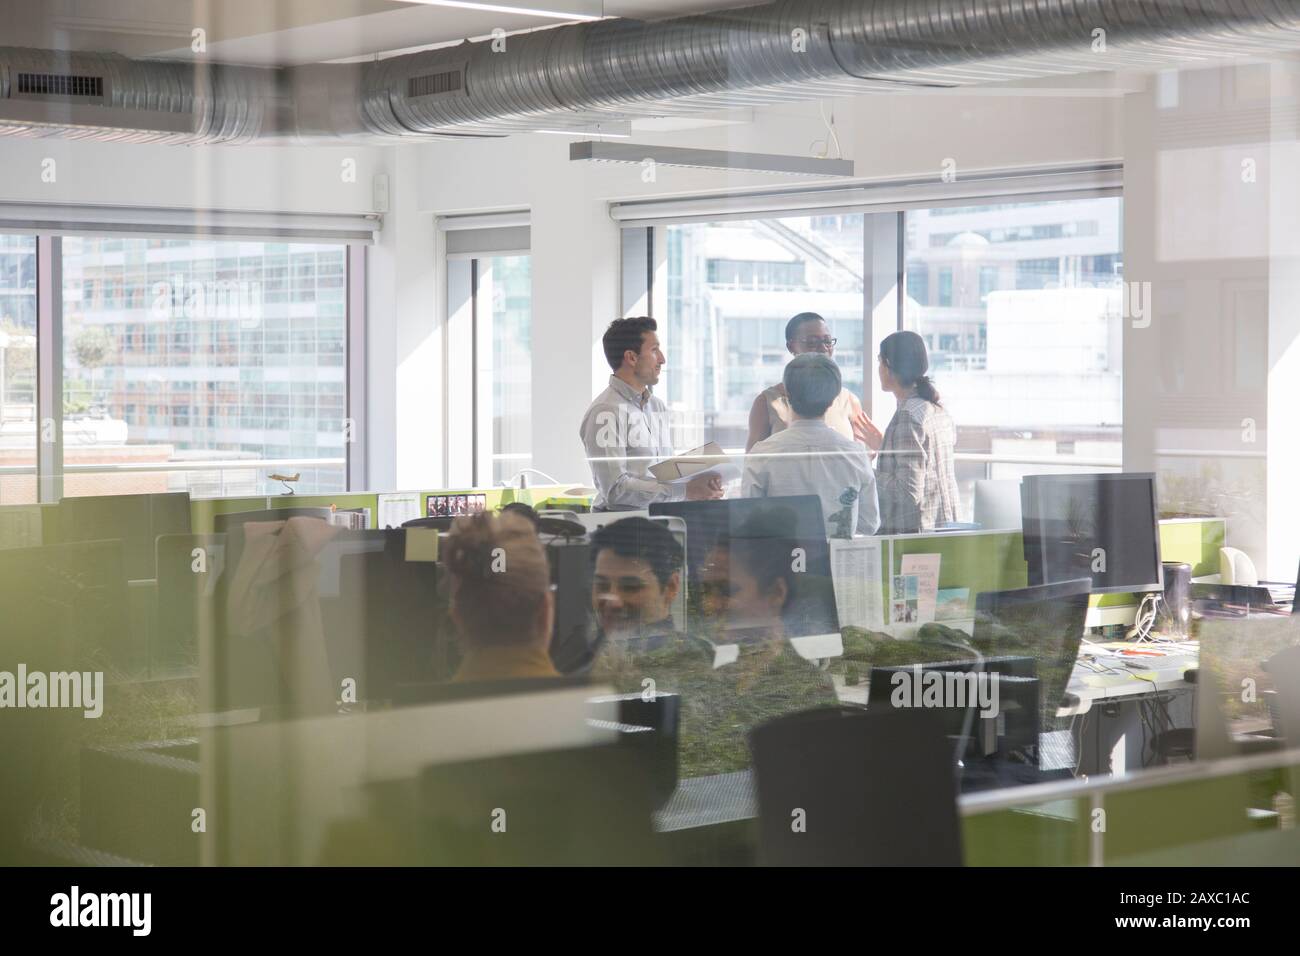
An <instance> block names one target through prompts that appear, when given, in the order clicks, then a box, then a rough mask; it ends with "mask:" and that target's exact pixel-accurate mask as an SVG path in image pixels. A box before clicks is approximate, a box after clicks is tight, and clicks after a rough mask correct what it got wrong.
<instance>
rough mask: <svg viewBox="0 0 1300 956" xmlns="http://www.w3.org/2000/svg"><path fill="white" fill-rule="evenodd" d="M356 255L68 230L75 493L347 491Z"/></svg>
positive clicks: (67, 341)
mask: <svg viewBox="0 0 1300 956" xmlns="http://www.w3.org/2000/svg"><path fill="white" fill-rule="evenodd" d="M346 252H347V250H346V248H345V247H344V246H337V245H307V244H303V245H297V244H293V245H291V244H286V243H266V242H215V241H210V240H191V239H180V240H173V239H111V238H91V237H78V236H69V237H66V238H65V239H64V240H63V403H64V404H63V415H64V426H63V428H64V465H65V468H67V469H68V472H67V474H66V475H65V478H64V494H66V495H96V494H127V493H141V492H145V493H150V492H163V491H188V492H190V494H191V495H194V496H212V495H250V494H267V493H278V492H279V491H280V490H281V489H280V488H279V485H278V483H275V482H270V481H269V480H268V478H267V472H268V471H281V472H288V473H290V474H292V473H300V474H301V478H300V479H299V481H298V483H297V489H298V490H299V491H310V492H329V491H341V490H343V489H344V488H345V487H346V469H345V466H344V464H343V459H344V457H345V449H344V442H345V423H344V416H345V415H346V414H347V413H346V408H345V402H346V396H347V367H346V342H347V318H346V316H347V311H346V310H347V301H346V294H347V289H346V285H347V283H346ZM263 459H272V460H277V461H282V462H285V464H283V465H282V466H277V467H273V468H269V469H268V468H263V467H258V466H257V464H256V462H258V461H259V460H263ZM242 460H247V461H248V462H249V463H250V466H249V467H247V468H244V467H231V466H228V465H223V466H205V464H204V463H205V462H215V461H225V462H228V461H242ZM163 463H168V464H172V465H181V464H188V465H192V466H193V467H192V468H184V469H181V468H177V469H176V470H171V469H164V470H149V471H132V470H130V466H135V465H150V466H157V465H159V464H163ZM96 465H100V466H103V470H102V471H100V470H95V469H94V468H93V466H96ZM86 466H91V467H90V468H89V469H86V470H81V469H85V468H86Z"/></svg>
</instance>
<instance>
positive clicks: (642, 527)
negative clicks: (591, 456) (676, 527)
mask: <svg viewBox="0 0 1300 956" xmlns="http://www.w3.org/2000/svg"><path fill="white" fill-rule="evenodd" d="M591 561H592V575H591V606H592V610H593V611H594V612H595V614H596V621H597V623H598V624H599V625H600V636H599V640H598V643H597V646H596V656H597V659H599V657H600V656H601V655H602V653H603V654H606V655H608V654H611V653H614V654H644V653H647V652H649V651H654V650H659V649H660V648H662V647H664V646H666V645H670V644H673V643H674V642H680V641H681V640H682V637H683V635H682V634H681V633H680V632H678V631H677V630H676V628H675V627H674V624H673V617H672V608H673V602H674V601H675V600H676V599H677V595H678V594H679V593H680V592H681V588H682V572H681V567H682V547H681V545H679V544H678V543H677V539H676V538H674V537H673V534H672V532H671V531H669V530H668V529H667V528H666V527H664V525H663V524H662V523H660V522H658V521H651V520H650V519H649V518H640V517H637V518H624V519H623V520H621V521H615V522H612V523H610V524H607V525H605V526H604V527H602V528H600V529H598V530H597V531H596V533H595V534H594V535H593V536H592V539H591Z"/></svg>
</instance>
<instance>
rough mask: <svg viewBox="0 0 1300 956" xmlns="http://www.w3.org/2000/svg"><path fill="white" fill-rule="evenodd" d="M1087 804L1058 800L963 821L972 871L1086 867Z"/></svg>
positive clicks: (966, 855) (964, 845)
mask: <svg viewBox="0 0 1300 956" xmlns="http://www.w3.org/2000/svg"><path fill="white" fill-rule="evenodd" d="M1090 806H1091V804H1090V801H1088V800H1087V799H1079V798H1074V799H1067V800H1053V801H1049V802H1047V803H1042V804H1039V805H1036V806H1025V807H1017V808H1015V809H1012V810H997V811H994V812H991V813H980V814H976V815H974V816H968V817H965V818H964V819H963V820H962V849H963V855H964V859H965V863H966V865H967V866H1084V865H1086V864H1087V863H1088V858H1089V848H1090V843H1091V832H1090V829H1089V819H1090V815H1089V812H1088V811H1089V808H1090Z"/></svg>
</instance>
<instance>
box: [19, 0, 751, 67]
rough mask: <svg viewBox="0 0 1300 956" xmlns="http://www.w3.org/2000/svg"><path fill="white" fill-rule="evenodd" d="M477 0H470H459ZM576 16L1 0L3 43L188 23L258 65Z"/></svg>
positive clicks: (688, 9) (178, 32) (307, 4)
mask: <svg viewBox="0 0 1300 956" xmlns="http://www.w3.org/2000/svg"><path fill="white" fill-rule="evenodd" d="M463 2H473V0H463ZM493 2H495V3H496V4H498V5H500V6H503V7H512V8H526V9H530V10H546V11H556V12H557V13H560V14H564V13H567V12H576V13H583V14H588V15H592V14H594V15H601V14H603V15H605V16H615V17H630V18H638V19H656V18H663V17H671V16H681V15H684V14H688V13H699V12H704V11H708V10H716V9H722V8H724V7H743V6H752V5H753V4H754V0H603V3H602V0H493ZM570 19H571V18H570V17H566V16H563V15H559V16H535V15H527V14H523V13H505V12H494V11H487V10H481V9H467V8H459V7H447V6H436V5H429V4H427V3H410V2H401V0H41V2H33V0H0V37H3V38H4V40H3V43H4V45H7V46H9V45H12V46H34V47H43V48H52V49H62V50H98V51H112V52H117V53H122V54H124V55H127V56H160V57H168V58H188V57H191V56H193V55H194V54H193V52H192V51H191V38H192V32H193V30H194V29H196V28H200V27H201V28H202V29H203V30H204V31H205V38H206V41H207V50H206V56H207V57H208V58H210V59H215V60H220V61H222V62H226V63H244V64H250V65H260V66H274V65H289V64H300V63H315V62H321V61H327V60H340V59H364V58H369V57H373V56H378V55H384V54H392V53H394V52H399V51H400V52H406V51H408V50H411V49H420V48H424V47H429V46H436V45H442V44H447V43H453V42H456V41H459V40H463V39H466V38H472V37H483V36H487V35H490V34H491V33H492V31H493V30H495V29H501V30H505V31H506V32H507V33H514V32H518V31H521V30H529V29H537V28H539V27H547V26H554V25H555V24H558V23H564V22H568V21H569V20H570Z"/></svg>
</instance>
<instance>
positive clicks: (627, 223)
mask: <svg viewBox="0 0 1300 956" xmlns="http://www.w3.org/2000/svg"><path fill="white" fill-rule="evenodd" d="M1123 196H1124V188H1123V165H1122V163H1119V162H1110V163H1096V164H1086V165H1083V166H1079V165H1070V166H1061V167H1039V168H1026V169H1016V170H985V171H970V172H964V173H963V174H962V175H961V176H960V177H958V178H956V179H954V180H953V181H952V182H941V181H939V180H938V179H937V178H936V177H911V178H899V179H894V180H881V181H875V182H861V183H857V184H851V185H848V186H840V185H836V186H813V187H807V188H803V189H797V190H785V191H781V190H764V191H754V192H751V193H748V194H745V193H740V194H719V195H709V196H696V197H681V198H669V199H655V200H634V201H629V202H613V203H610V215H611V218H613V219H615V220H616V221H618V222H619V223H620V225H621V226H622V228H621V229H620V234H621V236H622V242H623V244H624V249H625V250H626V249H627V248H628V247H629V245H631V246H632V247H634V248H636V249H638V250H639V249H640V248H641V240H640V238H639V237H640V236H641V235H648V236H649V237H650V239H649V245H650V249H649V252H648V259H649V261H650V262H651V263H653V266H652V267H651V268H650V269H649V270H648V274H647V277H646V286H647V288H646V289H644V290H639V289H638V288H633V289H629V288H628V283H629V279H630V280H631V281H632V282H633V283H634V284H637V283H639V269H629V268H628V257H627V255H626V253H625V255H624V269H623V285H622V289H621V296H622V300H623V302H624V306H625V312H624V314H625V315H626V314H629V313H628V312H627V310H626V307H627V303H628V302H629V301H630V300H632V301H636V300H639V301H643V302H648V303H651V304H653V305H655V306H659V308H658V309H652V310H651V311H650V313H649V314H650V315H652V316H656V315H666V314H667V310H666V304H667V228H668V227H669V226H673V225H679V224H684V223H692V222H696V223H699V222H705V223H711V222H726V221H734V220H756V219H781V218H788V217H800V216H818V215H848V214H859V213H860V214H862V215H863V216H864V217H866V219H865V222H864V224H863V237H864V242H863V260H864V261H863V277H864V282H863V323H864V328H863V343H864V345H863V348H864V355H863V362H864V369H863V389H862V394H861V395H859V398H860V400H861V401H862V405H863V408H864V410H865V411H866V412H867V414H868V415H869V416H871V417H872V418H873V419H878V418H880V417H883V416H884V415H885V414H887V413H888V411H889V410H890V409H892V408H893V403H892V402H889V401H887V400H886V399H887V396H886V395H885V393H884V392H882V391H881V389H880V384H879V381H878V380H877V377H876V374H875V356H876V355H877V354H878V352H879V349H880V342H881V341H882V340H883V339H884V337H885V336H886V335H889V334H890V333H892V332H895V331H899V330H902V329H904V328H906V325H905V318H906V301H905V299H906V291H907V285H906V282H907V276H906V273H905V264H906V244H907V222H906V216H907V213H908V212H909V211H911V210H916V209H937V208H948V207H961V206H977V205H980V204H982V203H988V204H992V205H1004V204H1005V205H1015V204H1020V203H1027V202H1052V201H1059V200H1068V199H1086V198H1104V197H1118V198H1120V199H1121V200H1122V199H1123ZM1121 241H1122V238H1121ZM1119 256H1120V261H1122V260H1123V249H1122V248H1121V249H1120V251H1119ZM900 293H901V294H900ZM933 294H934V295H937V290H934V292H933ZM891 299H892V303H893V308H892V309H889V308H888V305H889V302H890V300H891ZM868 342H869V343H871V348H870V351H867V345H866V343H868ZM881 424H882V427H883V423H881ZM1120 467H1121V468H1122V465H1121V466H1120Z"/></svg>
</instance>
